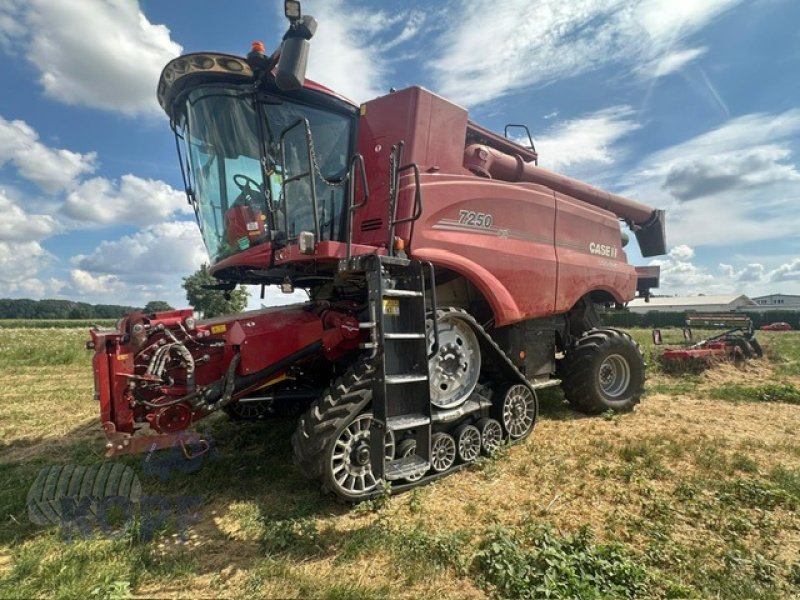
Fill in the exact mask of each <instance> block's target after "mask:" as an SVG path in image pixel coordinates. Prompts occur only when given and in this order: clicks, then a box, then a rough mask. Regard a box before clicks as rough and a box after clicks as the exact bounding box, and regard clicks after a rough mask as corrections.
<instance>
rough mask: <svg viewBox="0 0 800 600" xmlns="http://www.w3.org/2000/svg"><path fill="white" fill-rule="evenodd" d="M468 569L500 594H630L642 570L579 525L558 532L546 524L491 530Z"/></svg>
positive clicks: (640, 585) (636, 592)
mask: <svg viewBox="0 0 800 600" xmlns="http://www.w3.org/2000/svg"><path fill="white" fill-rule="evenodd" d="M473 569H475V570H476V571H477V577H478V578H479V579H480V580H482V581H484V582H485V583H487V584H491V585H492V586H494V587H495V588H496V589H497V592H498V595H499V596H501V597H504V598H608V597H616V598H635V597H640V596H644V595H646V593H647V572H646V570H645V569H644V567H642V566H640V565H639V564H637V563H636V562H635V561H634V560H633V559H632V558H631V557H630V556H629V555H628V553H627V552H626V551H625V550H624V548H623V547H622V546H620V545H618V544H595V543H593V542H592V538H591V534H590V533H589V531H588V530H587V529H586V528H584V529H581V530H580V531H579V532H578V533H576V534H570V535H566V536H563V537H561V536H559V535H558V534H556V533H554V532H553V531H552V530H551V529H550V528H549V527H544V526H539V525H535V524H529V525H526V526H524V527H522V528H519V529H513V530H511V529H503V528H495V529H493V530H491V531H490V533H489V535H488V536H487V538H486V539H485V540H484V541H483V542H482V543H481V545H480V548H479V550H478V552H477V554H476V559H475V562H474V563H473Z"/></svg>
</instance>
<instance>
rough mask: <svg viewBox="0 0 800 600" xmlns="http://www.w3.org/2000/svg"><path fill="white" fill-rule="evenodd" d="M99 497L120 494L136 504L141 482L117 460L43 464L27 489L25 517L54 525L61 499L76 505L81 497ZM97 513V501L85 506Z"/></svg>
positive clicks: (37, 522)
mask: <svg viewBox="0 0 800 600" xmlns="http://www.w3.org/2000/svg"><path fill="white" fill-rule="evenodd" d="M86 497H90V498H94V499H102V498H109V497H122V498H124V499H126V500H129V501H130V502H131V503H138V502H139V500H140V499H141V497H142V485H141V483H140V482H139V478H138V477H137V476H136V473H135V471H134V470H133V469H132V468H131V467H128V466H126V465H123V464H121V463H110V462H104V463H96V464H93V465H90V466H88V467H85V466H80V465H51V466H49V467H44V468H43V469H42V470H41V471H39V474H38V475H37V476H36V479H35V480H34V482H33V485H32V486H31V487H30V489H29V490H28V497H27V506H28V517H29V518H30V520H31V522H32V523H35V524H37V525H57V524H58V523H60V522H61V513H62V508H61V506H62V500H64V499H71V500H73V501H74V502H75V504H76V505H77V504H79V503H80V501H81V499H82V498H86ZM88 512H89V513H90V514H91V515H92V517H96V516H97V503H96V502H92V503H91V504H90V506H89V507H88Z"/></svg>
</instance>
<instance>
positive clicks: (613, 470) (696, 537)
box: [0, 333, 800, 598]
mask: <svg viewBox="0 0 800 600" xmlns="http://www.w3.org/2000/svg"><path fill="white" fill-rule="evenodd" d="M0 335H1V334H0ZM49 335H53V334H52V333H51V334H49ZM65 335H67V339H69V340H70V341H69V342H68V343H75V342H76V341H77V339H78V337H79V336H78V335H72V334H65ZM640 335H642V334H640ZM796 341H798V342H800V336H798V337H797V338H796ZM36 342H37V343H40V342H41V340H39V339H38V338H37V339H36ZM782 343H785V342H783V341H782ZM56 345H58V344H56ZM0 346H1V344H0ZM67 355H68V353H67ZM20 356H21V353H20V350H19V349H18V348H17V349H15V350H14V353H13V356H12V357H11V358H6V361H7V362H6V366H9V363H11V364H13V365H14V366H13V369H8V368H7V369H6V370H5V375H3V376H2V379H0V435H1V436H2V440H3V445H2V448H0V469H1V470H0V477H3V480H0V484H2V485H3V489H4V490H5V491H4V492H0V507H1V508H2V514H1V515H0V519H2V521H1V522H0V593H2V595H12V596H13V595H15V594H16V595H18V596H25V595H31V594H41V595H52V594H53V593H55V594H56V595H58V594H62V595H73V596H79V595H90V594H91V593H92V592H93V590H95V589H96V590H97V592H96V595H101V596H103V595H105V596H107V597H115V595H116V597H124V596H125V595H126V593H127V590H128V589H129V590H130V592H131V593H133V594H134V595H135V596H138V597H153V596H157V597H164V598H183V597H193V598H218V597H240V596H248V597H250V596H252V597H280V598H295V597H296V598H306V597H321V598H322V597H324V598H373V597H387V596H390V597H407V598H418V597H436V598H481V597H485V596H486V595H491V593H492V587H491V585H489V584H487V583H486V582H485V581H484V580H483V579H482V578H481V575H480V573H476V571H475V566H474V564H473V565H471V564H470V563H469V561H468V560H466V559H468V558H469V556H471V555H472V553H473V552H474V551H475V549H476V548H477V547H478V546H479V545H480V544H481V542H482V540H484V539H485V536H486V532H487V531H488V530H489V528H492V527H495V528H500V529H501V530H503V531H509V532H513V531H517V530H519V528H520V527H523V526H524V524H526V523H529V522H530V521H535V522H538V523H543V524H547V525H550V526H552V527H553V528H555V529H556V530H559V531H563V532H574V531H577V530H578V529H579V528H580V527H582V526H588V527H589V528H590V529H591V530H592V531H593V532H594V534H595V536H596V539H597V541H598V543H605V542H619V543H622V544H623V545H624V547H625V548H626V552H628V553H630V556H632V557H633V560H635V561H636V562H637V564H640V565H642V567H643V568H645V569H646V570H647V573H648V577H649V578H651V580H650V583H649V584H648V585H650V586H651V587H650V588H649V589H650V590H651V593H652V594H654V595H666V594H668V593H672V594H677V595H679V596H680V595H687V594H693V595H700V596H722V597H736V596H738V597H752V596H754V595H758V596H764V597H783V596H787V595H790V594H792V593H795V592H800V588H798V587H797V585H798V583H800V582H799V581H797V580H795V579H793V577H795V575H793V571H792V568H793V566H795V565H796V566H795V568H796V569H797V570H798V574H800V516H799V515H798V503H800V489H795V487H793V486H797V487H798V488H800V448H799V447H798V442H797V439H798V437H797V433H798V432H797V428H798V425H800V406H797V405H791V404H782V403H754V402H741V401H733V402H732V401H728V400H714V399H711V398H709V395H710V393H711V391H712V390H714V389H717V388H719V386H721V385H725V384H730V383H739V384H742V385H746V386H751V387H752V386H759V385H766V384H770V383H774V381H775V380H776V379H780V380H781V381H783V382H786V383H790V384H795V385H800V377H798V376H796V375H794V374H792V373H791V372H788V373H787V372H786V370H785V369H784V366H785V365H786V364H787V361H785V360H783V359H781V358H780V357H775V358H774V360H772V361H766V360H765V361H762V362H754V363H750V364H747V365H745V366H744V367H742V368H738V367H734V366H733V365H720V366H717V367H715V368H714V369H712V370H709V371H706V372H705V373H703V374H701V375H693V376H687V377H675V376H668V375H664V374H662V373H659V372H658V371H653V370H652V369H651V373H650V384H649V386H650V389H651V390H653V391H652V392H651V393H649V394H648V396H647V397H646V398H645V399H644V401H643V403H642V405H641V406H639V407H638V408H637V410H636V411H634V412H633V413H630V414H626V415H618V416H617V415H615V416H610V415H609V416H605V417H596V418H585V417H582V416H580V415H577V414H575V413H572V412H570V411H569V410H567V409H565V408H564V406H563V400H562V398H561V396H560V395H559V394H558V393H553V392H551V393H548V394H546V395H545V394H543V395H542V402H541V404H542V413H543V415H542V419H541V420H540V422H539V424H538V425H537V427H536V430H535V432H534V434H533V435H532V436H531V438H529V439H528V440H527V441H526V442H524V443H522V444H519V445H517V446H513V447H511V448H508V449H507V450H506V451H504V452H503V455H502V456H501V457H499V458H497V459H492V460H487V461H484V462H482V463H481V464H479V465H476V466H474V467H472V468H470V469H468V470H466V471H462V472H460V473H458V474H455V475H453V476H452V477H449V478H446V479H443V480H440V481H438V482H436V483H434V484H432V485H429V486H426V487H424V488H418V489H417V490H415V491H413V492H409V493H405V494H401V495H398V496H395V497H392V498H391V499H389V500H388V501H386V502H383V503H380V502H379V503H374V504H373V505H365V506H362V507H358V508H355V509H353V508H348V507H344V506H341V505H337V504H336V503H334V502H331V501H329V500H326V499H323V498H321V497H320V496H319V494H318V492H317V491H316V489H315V488H314V487H313V485H311V484H309V483H308V482H306V481H305V480H303V479H302V478H300V477H299V475H298V474H297V473H296V472H295V471H294V469H293V468H292V467H291V466H290V464H289V463H290V460H291V454H290V448H289V444H288V436H289V433H290V432H291V430H292V427H293V424H292V423H291V422H288V421H278V422H276V423H274V424H271V425H247V424H245V425H234V424H231V423H229V422H227V421H226V420H225V419H224V418H218V417H215V418H213V419H211V420H209V427H210V432H211V433H212V435H213V437H214V439H215V440H216V443H217V447H218V450H219V459H218V460H209V461H207V462H206V463H204V464H203V465H202V468H201V469H200V470H198V471H196V472H194V473H188V474H176V475H175V476H174V477H173V478H172V479H170V480H169V481H167V482H162V481H159V480H158V479H157V478H155V477H152V476H149V477H148V476H147V475H145V474H142V475H140V477H141V480H142V485H143V487H144V488H145V491H146V493H149V494H163V495H175V494H190V495H200V496H202V498H203V502H204V505H203V510H202V518H201V520H200V521H199V522H198V523H197V524H195V525H194V526H192V528H191V529H190V531H189V536H188V539H187V540H186V541H185V542H181V541H179V540H178V538H177V537H173V536H172V533H171V532H170V531H167V532H165V533H164V534H163V535H162V536H160V537H157V538H156V539H155V540H153V541H151V542H139V541H130V540H128V541H125V540H123V541H119V542H111V541H106V540H89V541H85V542H84V541H77V542H71V543H65V542H62V541H61V540H59V538H58V535H57V531H56V529H55V528H50V529H38V528H35V527H33V526H31V525H30V524H28V523H26V522H25V520H26V517H25V506H24V496H25V492H26V490H27V487H28V486H29V485H30V483H31V481H32V480H33V478H34V477H35V474H36V472H37V470H38V468H40V467H41V466H42V465H44V464H48V463H58V462H70V461H82V462H84V463H88V462H92V461H93V460H99V457H100V452H101V449H102V448H101V444H100V443H99V436H98V433H97V431H96V429H95V427H96V421H95V419H96V414H95V411H96V410H97V406H96V404H95V402H94V400H93V399H92V389H91V386H92V384H91V377H90V373H89V365H88V360H87V359H86V358H85V357H81V358H79V359H76V360H77V361H78V362H74V363H71V364H61V365H56V366H48V367H40V366H26V365H24V364H19V363H20V358H19V357H20ZM3 360H4V358H3V352H2V349H0V364H3ZM792 360H794V359H792ZM789 362H791V361H789ZM790 371H791V369H790ZM128 462H129V463H130V464H132V465H134V466H138V465H139V464H140V463H139V462H138V459H128ZM793 477H794V478H796V479H793ZM793 494H798V495H796V496H795V495H793ZM793 498H794V500H792V499H793ZM45 557H46V558H45ZM459 557H461V558H462V559H464V560H462V561H461V562H459V560H456V559H457V558H459ZM87 565H91V568H87ZM56 582H61V583H56ZM59 586H60V587H59ZM53 590H56V591H55V592H53ZM680 592H682V594H681V593H680Z"/></svg>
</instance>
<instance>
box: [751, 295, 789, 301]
mask: <svg viewBox="0 0 800 600" xmlns="http://www.w3.org/2000/svg"><path fill="white" fill-rule="evenodd" d="M770 298H797V300H798V301H799V302H800V295H797V294H767V295H766V296H753V300H769V299H770Z"/></svg>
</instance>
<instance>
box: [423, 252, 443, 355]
mask: <svg viewBox="0 0 800 600" xmlns="http://www.w3.org/2000/svg"><path fill="white" fill-rule="evenodd" d="M425 269H428V270H429V274H428V280H429V283H430V290H431V313H432V314H433V326H432V327H433V346H431V351H430V352H429V353H428V360H430V359H432V358H433V357H434V356H436V353H437V352H439V323H438V321H437V319H436V317H437V315H436V275H434V268H433V263H431V262H430V261H427V260H426V261H424V262H423V263H422V270H423V271H425ZM422 282H423V283H422V285H423V292H424V286H425V278H424V277H423V278H422Z"/></svg>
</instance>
